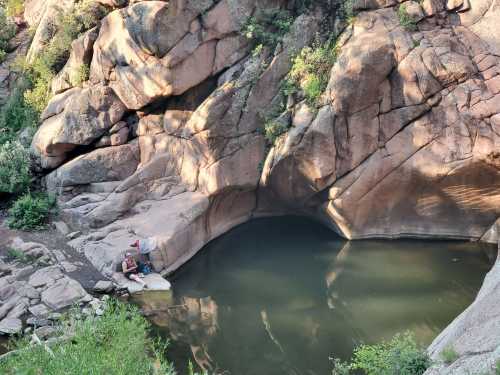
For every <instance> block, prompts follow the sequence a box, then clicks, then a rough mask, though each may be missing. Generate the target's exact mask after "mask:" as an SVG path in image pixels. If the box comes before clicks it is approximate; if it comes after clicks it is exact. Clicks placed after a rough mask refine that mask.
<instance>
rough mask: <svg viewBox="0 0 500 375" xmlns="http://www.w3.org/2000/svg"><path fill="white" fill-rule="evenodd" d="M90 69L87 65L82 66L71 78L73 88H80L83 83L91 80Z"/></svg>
mask: <svg viewBox="0 0 500 375" xmlns="http://www.w3.org/2000/svg"><path fill="white" fill-rule="evenodd" d="M89 74H90V68H89V66H88V65H87V64H82V65H80V67H79V68H78V70H77V71H76V72H74V74H73V75H72V76H71V77H70V81H71V84H72V85H73V86H80V85H81V84H82V83H83V82H85V81H86V80H88V79H89Z"/></svg>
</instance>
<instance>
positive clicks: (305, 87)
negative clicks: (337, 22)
mask: <svg viewBox="0 0 500 375" xmlns="http://www.w3.org/2000/svg"><path fill="white" fill-rule="evenodd" d="M337 54H338V47H337V46H336V43H335V38H333V37H331V38H330V39H329V40H328V41H327V42H326V43H322V44H321V43H315V44H314V45H313V46H312V47H304V48H303V49H302V51H300V53H299V54H298V55H297V56H296V57H295V58H294V59H293V66H292V69H291V70H290V73H289V74H288V77H287V82H286V83H285V94H290V93H292V92H293V91H294V90H295V91H298V90H299V89H301V90H302V91H304V95H305V97H306V100H307V102H308V104H309V105H310V106H313V107H315V106H317V105H318V102H319V99H320V97H321V94H322V93H323V92H324V90H325V89H326V86H327V85H328V80H329V78H330V69H331V68H332V66H333V64H334V63H335V61H336V59H337Z"/></svg>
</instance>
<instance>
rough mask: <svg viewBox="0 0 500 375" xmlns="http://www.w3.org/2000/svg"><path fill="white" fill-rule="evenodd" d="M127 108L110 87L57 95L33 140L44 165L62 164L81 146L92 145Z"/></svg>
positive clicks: (77, 89) (95, 87)
mask: <svg viewBox="0 0 500 375" xmlns="http://www.w3.org/2000/svg"><path fill="white" fill-rule="evenodd" d="M124 112H125V107H124V105H123V104H122V102H121V101H120V100H119V99H118V98H117V96H116V95H115V94H114V93H113V91H112V90H111V89H110V88H109V87H106V86H92V87H89V88H84V89H82V88H73V89H71V90H68V91H65V92H64V93H62V94H60V95H56V96H55V97H54V98H53V99H52V100H51V101H50V103H49V105H48V107H47V108H46V109H45V111H44V112H43V113H42V120H43V122H42V124H41V125H40V128H39V129H38V130H37V132H36V134H35V136H34V137H33V141H32V148H33V149H34V151H35V152H36V154H38V155H40V158H41V161H42V166H44V167H46V168H54V167H57V166H58V165H60V164H61V163H62V162H63V161H64V160H65V159H66V154H67V153H68V152H70V151H72V150H73V149H75V147H77V146H86V145H90V144H91V143H92V142H94V141H95V140H97V139H98V138H99V137H100V136H102V135H103V134H104V133H105V132H106V131H107V130H108V129H110V128H111V127H112V126H113V125H114V124H116V123H117V122H118V121H119V120H120V119H121V118H122V116H123V113H124Z"/></svg>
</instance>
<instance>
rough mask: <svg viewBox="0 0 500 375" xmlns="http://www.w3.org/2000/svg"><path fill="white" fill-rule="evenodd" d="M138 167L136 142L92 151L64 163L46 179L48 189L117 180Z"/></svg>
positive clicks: (124, 177) (127, 175) (125, 176)
mask: <svg viewBox="0 0 500 375" xmlns="http://www.w3.org/2000/svg"><path fill="white" fill-rule="evenodd" d="M138 164H139V147H138V145H137V142H132V143H129V144H125V145H122V146H115V147H106V148H100V149H97V150H94V151H92V152H89V153H88V154H84V155H80V156H79V157H77V158H75V159H73V160H71V161H70V162H68V163H66V164H64V165H63V166H61V167H60V168H58V169H56V170H55V171H53V172H52V173H50V174H49V175H47V177H46V182H47V186H48V188H49V189H50V190H53V191H55V190H57V189H58V188H62V187H65V186H77V185H88V184H91V183H95V182H106V181H121V180H124V179H126V178H127V177H129V176H130V175H132V174H133V173H134V172H135V170H136V169H137V165H138Z"/></svg>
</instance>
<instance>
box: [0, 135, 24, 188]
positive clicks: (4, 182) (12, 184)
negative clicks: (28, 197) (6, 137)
mask: <svg viewBox="0 0 500 375" xmlns="http://www.w3.org/2000/svg"><path fill="white" fill-rule="evenodd" d="M30 182H31V173H30V160H29V153H28V150H26V149H25V148H24V147H23V145H21V143H20V142H18V141H12V142H11V141H7V142H6V143H4V144H3V145H0V192H3V193H10V194H17V193H22V192H25V191H26V190H27V189H28V187H29V185H30Z"/></svg>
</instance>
